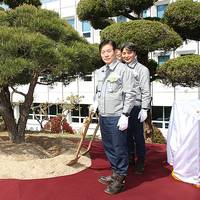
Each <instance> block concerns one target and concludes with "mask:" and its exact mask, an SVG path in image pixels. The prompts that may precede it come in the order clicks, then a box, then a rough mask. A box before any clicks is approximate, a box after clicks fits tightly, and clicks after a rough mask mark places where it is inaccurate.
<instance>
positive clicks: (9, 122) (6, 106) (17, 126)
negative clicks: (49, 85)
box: [0, 74, 38, 143]
mask: <svg viewBox="0 0 200 200" xmlns="http://www.w3.org/2000/svg"><path fill="white" fill-rule="evenodd" d="M37 79H38V75H37V74H35V75H33V77H32V79H31V81H30V84H29V90H28V92H27V94H26V95H25V99H24V102H23V103H22V104H21V105H20V110H19V112H20V116H19V120H18V122H16V120H15V117H14V111H13V107H12V103H11V100H10V92H9V89H8V86H7V87H3V88H0V113H1V114H2V117H3V119H4V121H5V124H6V127H7V130H8V132H9V137H10V140H11V141H12V142H13V143H21V142H24V141H25V129H26V123H27V120H28V115H29V111H30V108H31V104H32V102H33V93H34V89H35V86H36V84H37Z"/></svg>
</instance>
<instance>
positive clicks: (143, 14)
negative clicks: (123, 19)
mask: <svg viewBox="0 0 200 200" xmlns="http://www.w3.org/2000/svg"><path fill="white" fill-rule="evenodd" d="M142 17H143V18H146V17H147V10H143V12H142Z"/></svg>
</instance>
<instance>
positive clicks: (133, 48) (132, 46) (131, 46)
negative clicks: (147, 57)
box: [121, 42, 137, 53]
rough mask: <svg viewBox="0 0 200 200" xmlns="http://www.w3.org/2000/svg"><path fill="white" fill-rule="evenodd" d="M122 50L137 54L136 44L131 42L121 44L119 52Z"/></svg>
mask: <svg viewBox="0 0 200 200" xmlns="http://www.w3.org/2000/svg"><path fill="white" fill-rule="evenodd" d="M124 49H127V50H128V51H134V52H135V53H137V47H136V44H134V43H133V42H127V43H125V44H123V45H122V47H121V51H123V50H124Z"/></svg>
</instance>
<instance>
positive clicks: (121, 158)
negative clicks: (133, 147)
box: [99, 116, 128, 176]
mask: <svg viewBox="0 0 200 200" xmlns="http://www.w3.org/2000/svg"><path fill="white" fill-rule="evenodd" d="M119 118H120V117H104V116H100V118H99V122H100V130H101V136H102V142H103V146H104V150H105V153H106V156H107V158H108V160H109V162H110V164H111V167H112V170H114V171H115V172H116V173H117V174H119V175H125V176H126V175H127V170H128V148H127V147H128V144H127V131H120V130H119V127H118V126H117V123H118V120H119Z"/></svg>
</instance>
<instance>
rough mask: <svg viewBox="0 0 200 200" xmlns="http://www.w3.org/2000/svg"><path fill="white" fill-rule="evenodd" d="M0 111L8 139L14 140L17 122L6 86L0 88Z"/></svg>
mask: <svg viewBox="0 0 200 200" xmlns="http://www.w3.org/2000/svg"><path fill="white" fill-rule="evenodd" d="M0 113H1V115H2V117H3V120H4V122H5V125H6V128H7V130H8V133H9V137H10V140H11V141H12V142H14V141H15V133H16V132H17V124H16V121H15V117H14V112H13V108H12V104H11V102H10V92H9V89H8V86H7V87H3V88H1V89H0Z"/></svg>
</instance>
